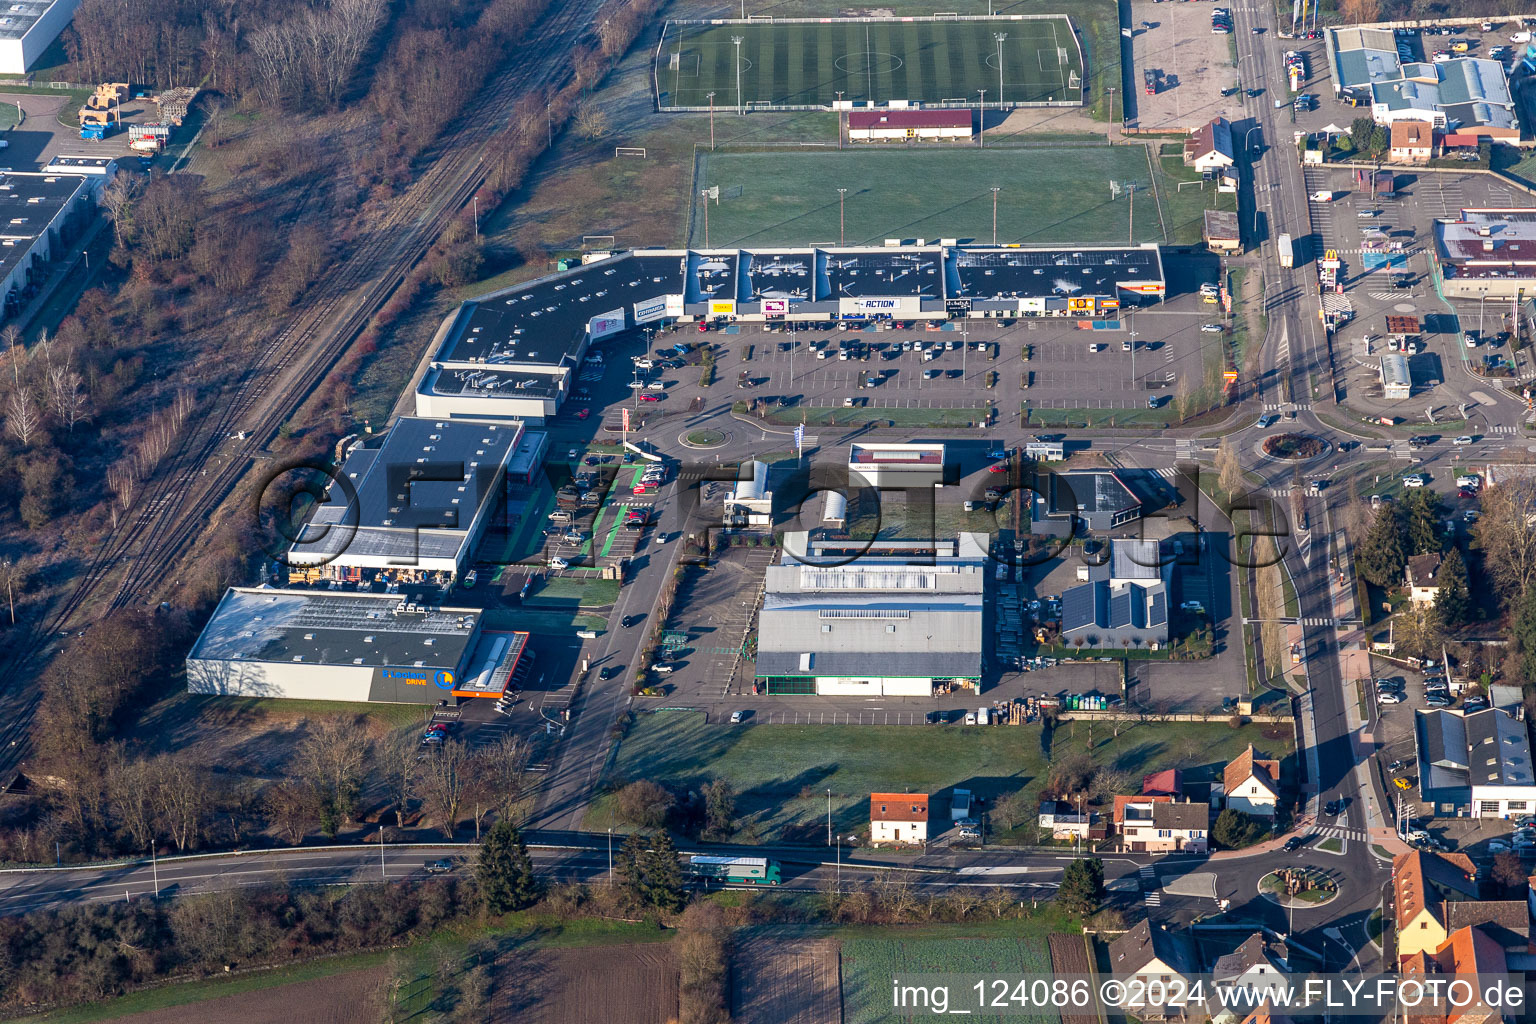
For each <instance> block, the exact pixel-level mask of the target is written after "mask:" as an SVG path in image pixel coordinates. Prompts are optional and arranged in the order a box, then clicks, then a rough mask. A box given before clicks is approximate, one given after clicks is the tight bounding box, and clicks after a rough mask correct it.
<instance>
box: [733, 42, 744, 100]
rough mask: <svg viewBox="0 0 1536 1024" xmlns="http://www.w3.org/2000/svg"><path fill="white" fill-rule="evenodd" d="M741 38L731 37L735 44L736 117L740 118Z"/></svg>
mask: <svg viewBox="0 0 1536 1024" xmlns="http://www.w3.org/2000/svg"><path fill="white" fill-rule="evenodd" d="M741 39H742V37H741V36H731V42H733V43H735V44H736V116H737V117H740V116H741Z"/></svg>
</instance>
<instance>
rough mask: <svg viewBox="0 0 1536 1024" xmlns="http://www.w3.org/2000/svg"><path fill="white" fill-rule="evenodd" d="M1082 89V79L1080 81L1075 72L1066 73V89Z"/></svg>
mask: <svg viewBox="0 0 1536 1024" xmlns="http://www.w3.org/2000/svg"><path fill="white" fill-rule="evenodd" d="M1082 87H1083V79H1082V77H1081V76H1080V75H1079V74H1078V73H1077V72H1076V71H1068V72H1067V88H1068V89H1081V88H1082Z"/></svg>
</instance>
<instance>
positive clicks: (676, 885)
mask: <svg viewBox="0 0 1536 1024" xmlns="http://www.w3.org/2000/svg"><path fill="white" fill-rule="evenodd" d="M642 865H643V870H642V874H643V875H644V879H645V880H644V883H643V890H642V895H643V898H644V900H645V902H646V903H649V904H650V905H651V906H653V907H655V908H656V909H657V910H665V911H668V912H670V913H674V914H675V913H677V912H678V911H679V910H682V909H683V907H685V906H687V904H688V895H687V892H686V891H685V890H684V888H683V864H682V861H681V860H679V859H678V856H677V847H676V846H675V845H673V843H672V837H671V836H670V835H668V834H667V833H666V832H658V833H656V836H655V838H654V839H653V840H652V841H651V848H650V850H649V851H647V853H646V855H645V859H644V861H643V862H642Z"/></svg>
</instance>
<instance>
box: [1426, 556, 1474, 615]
mask: <svg viewBox="0 0 1536 1024" xmlns="http://www.w3.org/2000/svg"><path fill="white" fill-rule="evenodd" d="M1437 582H1438V583H1439V585H1440V591H1439V593H1438V594H1436V595H1435V611H1437V612H1439V613H1440V621H1441V623H1443V624H1444V625H1445V626H1446V627H1447V628H1452V627H1455V626H1459V625H1461V624H1462V623H1463V622H1465V621H1466V618H1467V608H1468V607H1469V606H1470V605H1471V595H1470V593H1469V592H1468V590H1467V564H1466V563H1465V562H1463V561H1462V560H1461V550H1460V549H1459V548H1457V547H1455V546H1454V545H1453V546H1452V547H1451V550H1449V551H1447V552H1446V553H1445V560H1444V561H1443V562H1441V563H1440V575H1439V576H1438V577H1437Z"/></svg>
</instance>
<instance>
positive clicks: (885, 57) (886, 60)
mask: <svg viewBox="0 0 1536 1024" xmlns="http://www.w3.org/2000/svg"><path fill="white" fill-rule="evenodd" d="M906 63H907V62H906V61H904V60H902V59H901V58H900V57H898V56H896V55H895V54H894V53H884V52H882V51H880V50H865V51H863V52H861V53H845V54H843V55H842V56H841V57H839V58H837V59H836V60H834V61H833V62H832V66H833V67H834V68H836V69H837V70H839V71H842V72H844V73H846V74H850V75H888V74H890V73H891V72H892V71H899V70H900V69H901V68H903V67H905V66H906Z"/></svg>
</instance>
